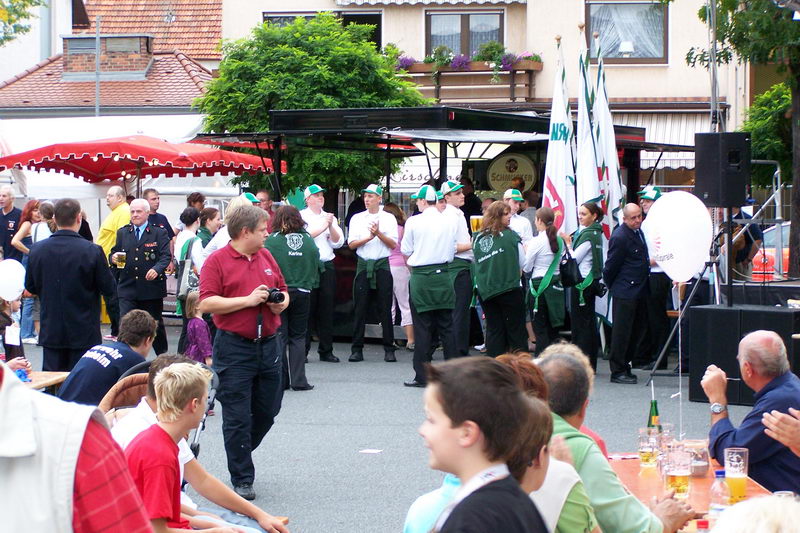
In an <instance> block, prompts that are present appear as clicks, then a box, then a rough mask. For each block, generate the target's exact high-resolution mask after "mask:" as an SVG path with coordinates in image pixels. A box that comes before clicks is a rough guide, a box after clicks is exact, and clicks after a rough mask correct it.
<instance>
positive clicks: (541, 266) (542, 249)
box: [522, 218, 555, 278]
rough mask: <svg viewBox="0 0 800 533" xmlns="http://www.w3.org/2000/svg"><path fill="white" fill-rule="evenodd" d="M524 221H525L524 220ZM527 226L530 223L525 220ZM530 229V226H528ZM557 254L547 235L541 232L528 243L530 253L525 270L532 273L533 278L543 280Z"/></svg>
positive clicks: (526, 256) (527, 256) (526, 257)
mask: <svg viewBox="0 0 800 533" xmlns="http://www.w3.org/2000/svg"><path fill="white" fill-rule="evenodd" d="M522 220H525V219H524V218H523V219H522ZM525 223H526V224H527V223H528V221H527V220H525ZM528 227H530V226H528ZM554 255H555V254H554V253H553V252H552V250H550V241H549V240H548V239H547V233H546V232H544V231H540V232H539V235H537V236H536V237H534V238H533V239H531V241H530V242H529V243H528V251H527V253H526V254H525V266H524V267H523V270H524V271H525V272H530V273H531V278H543V277H544V275H545V274H546V273H547V269H548V268H550V264H551V263H552V262H553V256H554Z"/></svg>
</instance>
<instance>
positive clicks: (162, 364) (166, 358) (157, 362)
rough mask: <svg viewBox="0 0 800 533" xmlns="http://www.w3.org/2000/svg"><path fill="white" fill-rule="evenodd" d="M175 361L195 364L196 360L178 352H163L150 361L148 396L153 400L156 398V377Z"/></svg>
mask: <svg viewBox="0 0 800 533" xmlns="http://www.w3.org/2000/svg"><path fill="white" fill-rule="evenodd" d="M175 363H191V364H194V363H195V361H192V360H191V359H189V358H188V357H186V356H183V355H180V354H177V353H162V354H161V355H159V356H158V357H156V358H155V359H153V361H152V362H151V363H150V368H149V369H148V371H147V397H148V398H150V399H151V400H155V399H156V387H155V384H154V383H153V382H154V381H155V379H156V376H157V375H158V373H159V372H161V371H162V370H164V369H165V368H167V367H168V366H169V365H174V364H175Z"/></svg>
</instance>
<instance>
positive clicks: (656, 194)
mask: <svg viewBox="0 0 800 533" xmlns="http://www.w3.org/2000/svg"><path fill="white" fill-rule="evenodd" d="M639 197H640V198H644V199H645V200H653V201H654V202H655V201H656V200H658V199H659V198H661V189H660V188H659V187H656V186H654V185H648V186H647V187H645V188H644V189H642V190H641V191H639Z"/></svg>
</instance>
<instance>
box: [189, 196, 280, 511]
mask: <svg viewBox="0 0 800 533" xmlns="http://www.w3.org/2000/svg"><path fill="white" fill-rule="evenodd" d="M226 222H227V227H228V233H229V234H230V237H231V241H230V243H228V245H227V246H225V247H224V248H220V249H219V250H217V251H216V252H214V253H212V254H211V255H210V256H209V257H208V259H206V262H205V263H204V264H203V275H202V276H201V277H200V312H202V313H212V314H213V318H214V324H215V325H216V326H217V335H216V337H215V339H214V352H213V355H214V370H216V372H217V374H219V382H220V383H219V392H218V395H217V399H218V400H219V401H220V403H221V404H222V408H223V410H222V434H223V437H224V439H225V453H226V455H227V457H228V472H229V473H230V475H231V484H232V485H233V489H234V490H235V491H236V493H237V494H239V495H240V496H241V497H242V498H245V499H247V500H254V499H255V497H256V494H255V491H254V490H253V481H254V479H255V466H254V465H253V458H252V452H253V450H255V449H256V448H257V447H258V445H259V444H261V440H262V439H263V438H264V436H265V435H266V434H267V432H268V431H269V430H270V428H271V427H272V424H273V423H274V422H275V417H276V416H277V415H278V412H279V411H280V410H281V400H282V399H283V384H282V381H281V380H282V366H281V365H282V362H281V356H280V353H279V351H278V343H277V340H276V339H275V332H276V331H277V330H278V326H279V325H280V314H281V311H283V310H284V309H286V307H287V306H288V305H289V294H288V292H287V289H286V282H285V281H284V279H283V274H281V271H280V268H279V267H278V263H276V262H275V259H274V258H273V257H272V255H271V254H270V253H269V252H268V251H267V250H266V249H264V239H265V238H266V237H267V213H266V212H264V211H263V210H261V209H259V208H258V207H253V206H244V207H242V208H240V209H237V210H236V211H235V212H233V213H231V214H230V216H229V217H226ZM275 289H277V290H275ZM281 295H282V298H281V297H280V296H281ZM279 300H280V301H279Z"/></svg>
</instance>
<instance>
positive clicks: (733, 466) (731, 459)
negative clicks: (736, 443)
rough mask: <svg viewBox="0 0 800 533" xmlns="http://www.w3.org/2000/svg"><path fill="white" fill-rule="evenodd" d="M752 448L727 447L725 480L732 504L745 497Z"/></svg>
mask: <svg viewBox="0 0 800 533" xmlns="http://www.w3.org/2000/svg"><path fill="white" fill-rule="evenodd" d="M749 459H750V450H748V449H747V448H725V482H726V483H727V484H728V489H729V490H730V492H731V505H733V504H734V503H738V502H740V501H742V500H744V499H745V495H746V489H747V470H748V464H749Z"/></svg>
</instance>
